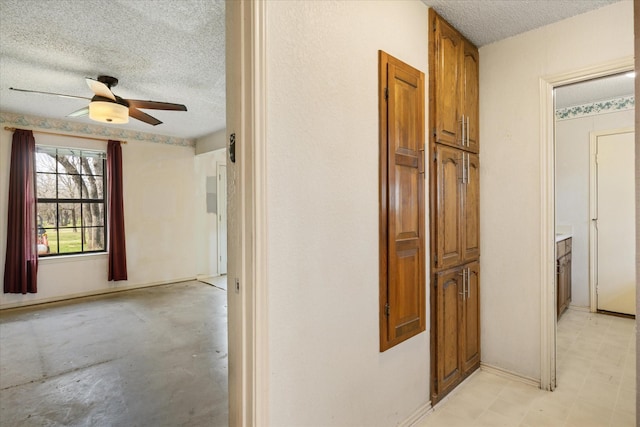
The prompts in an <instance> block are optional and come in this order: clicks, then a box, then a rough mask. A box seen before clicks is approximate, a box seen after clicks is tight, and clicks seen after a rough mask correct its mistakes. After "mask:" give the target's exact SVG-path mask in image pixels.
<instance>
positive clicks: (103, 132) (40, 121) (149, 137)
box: [0, 112, 196, 147]
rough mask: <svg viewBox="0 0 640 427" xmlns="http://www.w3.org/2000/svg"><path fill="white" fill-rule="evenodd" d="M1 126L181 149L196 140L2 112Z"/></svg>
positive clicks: (191, 145) (193, 145)
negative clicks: (144, 142)
mask: <svg viewBox="0 0 640 427" xmlns="http://www.w3.org/2000/svg"><path fill="white" fill-rule="evenodd" d="M0 125H1V126H2V127H4V126H10V127H28V128H33V129H34V130H37V129H40V130H48V131H56V132H62V133H69V134H74V135H86V136H89V137H99V138H105V139H106V138H109V139H116V140H126V141H146V142H154V143H157V144H168V145H177V146H181V147H195V146H196V141H195V139H186V138H176V137H173V136H164V135H156V134H153V133H146V132H138V131H131V130H125V129H118V128H111V127H107V126H100V125H93V124H87V123H74V122H70V121H67V120H58V119H50V118H45V117H36V116H28V115H24V114H15V113H5V112H0Z"/></svg>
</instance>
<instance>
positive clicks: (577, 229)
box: [556, 109, 635, 307]
mask: <svg viewBox="0 0 640 427" xmlns="http://www.w3.org/2000/svg"><path fill="white" fill-rule="evenodd" d="M634 112H635V110H633V109H632V110H626V111H614V112H608V113H605V114H598V115H593V116H581V117H576V118H572V119H567V120H556V226H557V227H566V226H568V227H570V228H571V230H572V233H573V238H572V247H571V279H572V283H571V297H572V300H571V305H576V306H580V307H589V227H590V215H589V165H590V159H589V144H590V143H589V133H590V132H593V131H602V130H612V129H620V128H625V127H633V125H634V122H633V120H634ZM629 209H633V206H629Z"/></svg>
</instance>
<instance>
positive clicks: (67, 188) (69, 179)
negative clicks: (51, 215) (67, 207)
mask: <svg viewBox="0 0 640 427" xmlns="http://www.w3.org/2000/svg"><path fill="white" fill-rule="evenodd" d="M81 183H82V179H81V178H80V176H79V175H66V174H60V175H58V197H59V198H61V199H79V198H80V195H81V193H80V186H81Z"/></svg>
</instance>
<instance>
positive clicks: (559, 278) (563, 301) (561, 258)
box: [556, 237, 572, 317]
mask: <svg viewBox="0 0 640 427" xmlns="http://www.w3.org/2000/svg"><path fill="white" fill-rule="evenodd" d="M571 242H572V241H571V237H569V238H567V239H564V240H560V241H559V242H557V243H556V257H557V259H556V296H557V308H558V317H560V315H561V314H562V313H563V312H564V311H565V310H566V309H567V307H569V303H570V302H571Z"/></svg>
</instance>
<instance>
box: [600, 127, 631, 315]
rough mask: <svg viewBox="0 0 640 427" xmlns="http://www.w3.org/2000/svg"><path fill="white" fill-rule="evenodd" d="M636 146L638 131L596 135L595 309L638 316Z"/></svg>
mask: <svg viewBox="0 0 640 427" xmlns="http://www.w3.org/2000/svg"><path fill="white" fill-rule="evenodd" d="M634 142H635V132H634V129H633V128H625V129H618V130H609V131H602V132H592V134H591V144H590V151H591V153H590V159H591V185H590V192H589V193H590V199H591V209H590V210H591V215H590V216H591V239H590V261H591V262H590V270H591V271H590V277H591V281H590V288H591V311H604V312H609V313H616V314H623V315H628V316H634V315H635V311H636V307H635V301H636V288H635V263H634V261H635V239H634V237H635V215H634V214H635V197H634V195H635V187H634V152H635V151H634Z"/></svg>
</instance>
